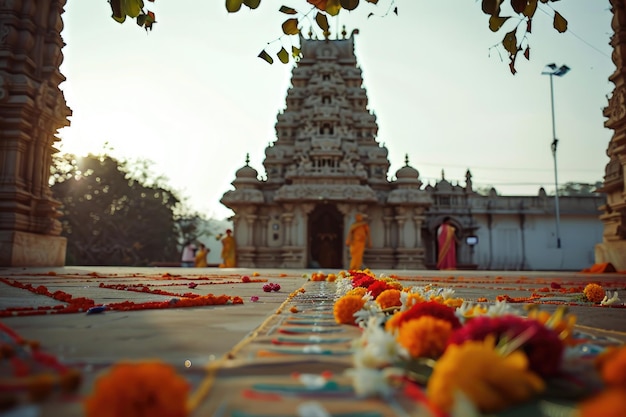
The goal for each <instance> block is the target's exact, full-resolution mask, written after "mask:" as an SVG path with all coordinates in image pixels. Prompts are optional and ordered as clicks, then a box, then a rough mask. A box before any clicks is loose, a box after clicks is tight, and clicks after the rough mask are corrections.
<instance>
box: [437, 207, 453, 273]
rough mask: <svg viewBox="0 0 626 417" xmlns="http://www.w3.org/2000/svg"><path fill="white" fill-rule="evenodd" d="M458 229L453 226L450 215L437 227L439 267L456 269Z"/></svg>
mask: <svg viewBox="0 0 626 417" xmlns="http://www.w3.org/2000/svg"><path fill="white" fill-rule="evenodd" d="M455 231H456V229H455V228H454V226H452V223H451V220H450V217H445V218H444V219H443V223H441V226H439V228H438V229H437V242H438V243H439V253H438V255H437V269H456V242H457V238H456V235H455Z"/></svg>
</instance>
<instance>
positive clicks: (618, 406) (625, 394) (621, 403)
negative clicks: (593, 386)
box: [577, 387, 626, 417]
mask: <svg viewBox="0 0 626 417" xmlns="http://www.w3.org/2000/svg"><path fill="white" fill-rule="evenodd" d="M624 410H626V387H612V388H609V389H607V390H604V391H602V392H600V393H599V394H597V395H594V396H592V397H590V398H588V399H586V400H585V401H583V402H582V403H580V404H579V405H578V414H577V415H578V416H580V417H597V416H602V417H624Z"/></svg>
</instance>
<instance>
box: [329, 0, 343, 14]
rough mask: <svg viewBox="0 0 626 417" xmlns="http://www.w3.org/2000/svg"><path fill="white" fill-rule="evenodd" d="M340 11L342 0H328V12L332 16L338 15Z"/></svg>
mask: <svg viewBox="0 0 626 417" xmlns="http://www.w3.org/2000/svg"><path fill="white" fill-rule="evenodd" d="M340 11H341V2H340V0H328V3H326V13H328V14H329V15H330V16H337V15H338V14H339V12H340Z"/></svg>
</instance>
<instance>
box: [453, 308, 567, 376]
mask: <svg viewBox="0 0 626 417" xmlns="http://www.w3.org/2000/svg"><path fill="white" fill-rule="evenodd" d="M529 329H530V330H529ZM527 330H528V331H529V332H530V333H531V334H532V336H530V338H529V339H528V340H527V341H526V342H524V343H523V344H522V346H521V349H522V351H523V352H524V353H525V354H526V356H527V357H528V360H529V368H530V369H531V370H533V371H535V372H536V373H538V374H539V375H541V376H552V375H555V374H556V373H558V372H559V369H560V367H561V359H562V357H563V343H562V342H561V340H560V339H559V336H558V334H557V333H556V332H554V331H553V330H551V329H548V328H547V327H545V326H544V325H543V324H541V323H540V322H538V321H537V320H531V319H524V318H522V317H518V316H513V315H507V316H502V317H486V316H481V317H476V318H473V319H471V320H469V321H468V322H467V323H466V324H465V326H463V327H462V328H460V329H457V330H456V331H455V332H454V333H452V335H451V336H450V339H449V340H448V344H449V345H450V344H455V345H460V344H462V343H463V342H465V341H467V340H476V341H480V340H484V339H485V338H486V337H487V335H490V334H491V335H494V336H495V337H496V344H497V343H498V342H499V341H500V340H501V339H503V338H507V339H508V340H511V339H513V338H515V337H517V336H519V335H520V334H521V333H523V332H525V331H527Z"/></svg>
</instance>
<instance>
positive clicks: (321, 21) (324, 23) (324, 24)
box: [315, 12, 328, 32]
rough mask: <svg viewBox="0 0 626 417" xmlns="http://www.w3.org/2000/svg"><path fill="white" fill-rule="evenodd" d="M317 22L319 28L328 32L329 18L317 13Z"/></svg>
mask: <svg viewBox="0 0 626 417" xmlns="http://www.w3.org/2000/svg"><path fill="white" fill-rule="evenodd" d="M315 21H316V22H317V26H319V27H320V29H322V30H323V31H324V32H328V18H327V17H326V15H325V14H322V13H319V12H318V13H317V14H316V15H315Z"/></svg>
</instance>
